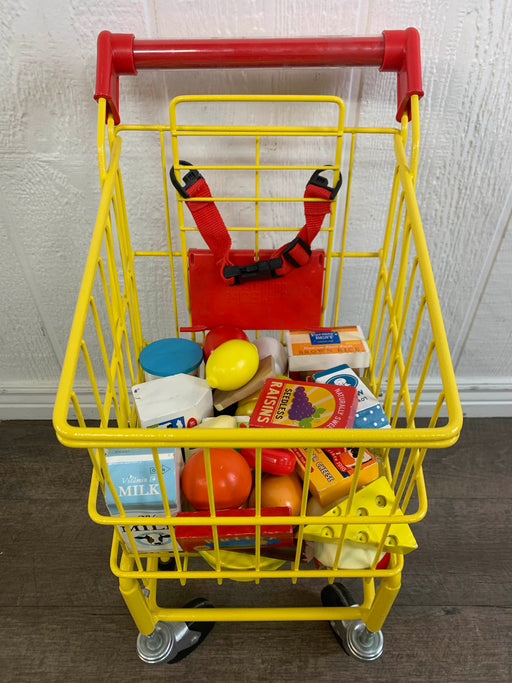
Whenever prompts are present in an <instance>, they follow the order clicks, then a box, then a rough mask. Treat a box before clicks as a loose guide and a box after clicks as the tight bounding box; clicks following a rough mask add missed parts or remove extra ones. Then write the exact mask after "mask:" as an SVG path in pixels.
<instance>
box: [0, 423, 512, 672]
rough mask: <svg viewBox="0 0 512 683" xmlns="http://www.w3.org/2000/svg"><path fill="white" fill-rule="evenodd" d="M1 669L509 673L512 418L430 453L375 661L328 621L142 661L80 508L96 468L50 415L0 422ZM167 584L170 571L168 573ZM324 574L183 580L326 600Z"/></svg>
mask: <svg viewBox="0 0 512 683" xmlns="http://www.w3.org/2000/svg"><path fill="white" fill-rule="evenodd" d="M0 444H1V451H0V506H1V519H2V525H1V529H2V531H1V540H0V544H1V547H0V572H1V576H0V578H1V586H2V591H1V598H0V643H1V646H0V680H1V681H2V682H8V681H19V682H22V681H37V682H41V683H46V682H50V681H51V682H54V681H67V682H68V681H111V682H113V683H114V682H117V681H120V682H121V681H122V682H123V683H129V682H131V681H133V682H137V683H140V681H141V680H144V681H160V680H171V677H172V678H173V679H174V680H181V681H183V682H184V683H185V682H186V681H187V680H191V681H194V683H198V682H201V681H259V682H261V681H271V682H272V683H275V682H277V683H281V682H283V683H288V682H292V681H293V682H298V681H303V680H311V681H315V683H316V682H321V681H343V680H347V681H349V680H357V681H372V682H377V681H443V682H444V681H449V682H452V681H486V682H487V681H511V680H512V580H511V566H512V533H511V528H512V453H511V446H512V420H507V419H492V420H491V419H486V420H484V419H481V420H477V419H473V420H467V421H466V423H465V425H464V428H463V431H462V435H461V438H460V440H459V442H458V443H457V445H456V446H454V447H452V448H451V449H449V450H447V451H437V452H434V451H431V452H430V457H428V458H427V461H426V466H425V472H426V482H427V490H428V492H429V512H428V515H427V517H426V519H425V520H424V521H423V522H422V523H420V524H418V525H416V526H415V528H414V531H415V535H416V538H417V540H418V543H419V550H417V551H416V552H414V553H412V554H411V555H409V556H408V557H407V558H406V563H405V570H404V573H403V577H402V579H403V581H402V584H403V587H402V590H401V592H400V594H399V596H398V598H397V600H396V602H395V605H394V606H393V609H392V611H391V613H390V615H389V617H388V619H387V621H386V624H385V627H384V637H385V651H384V654H383V655H382V657H381V658H380V659H379V660H378V661H376V662H373V663H367V664H363V663H359V662H357V661H355V660H353V659H351V658H349V657H347V656H346V655H345V654H344V653H343V651H342V650H341V649H340V647H339V646H338V644H337V643H336V641H335V639H334V637H333V636H332V634H331V631H330V629H329V627H328V625H327V624H326V623H323V622H312V623H308V622H304V623H302V622H294V623H255V624H254V623H242V624H236V623H234V624H230V623H219V624H217V625H216V626H215V628H214V629H213V631H212V632H211V633H210V635H209V636H208V638H207V639H206V640H205V642H204V643H203V644H202V645H201V646H200V647H199V648H198V649H197V650H196V651H195V653H194V654H193V655H191V656H190V657H189V658H187V659H185V660H183V661H182V662H179V663H177V664H174V665H171V666H169V665H162V666H160V667H149V666H147V665H144V664H142V663H141V662H139V660H138V658H137V654H136V650H135V639H136V635H137V634H136V629H135V627H134V624H133V622H132V620H131V617H130V616H129V614H128V612H127V610H126V608H125V606H124V602H123V601H122V599H121V596H120V594H119V592H118V590H117V583H116V580H115V578H114V577H113V576H112V575H111V574H110V571H109V566H108V557H109V544H110V532H109V531H108V530H107V529H104V528H102V527H98V526H96V525H95V524H93V523H92V522H91V521H90V520H89V518H88V516H87V511H86V501H87V493H88V482H89V476H90V465H89V460H88V456H87V455H86V453H84V452H83V451H73V450H71V449H66V448H64V447H62V446H61V445H60V444H58V442H57V441H56V439H55V436H54V433H53V431H52V427H51V425H50V424H49V423H46V422H23V421H20V422H3V423H0ZM173 586H174V584H173ZM321 587H322V584H319V583H318V582H317V581H310V582H304V583H302V582H299V584H298V585H296V586H292V585H291V584H288V582H285V581H275V582H271V583H269V584H262V585H260V586H252V585H250V584H238V583H237V584H235V583H234V582H231V583H226V584H225V585H223V586H222V587H219V586H217V585H216V584H212V583H211V582H205V583H203V584H201V585H200V586H198V585H197V583H194V584H193V585H191V582H189V583H188V584H187V585H186V586H185V587H184V588H179V587H178V589H176V588H174V590H177V591H178V594H177V595H176V594H174V595H172V596H171V595H169V596H167V595H165V591H164V592H163V593H164V594H163V596H162V598H163V600H165V599H166V598H167V597H169V599H170V600H173V599H174V602H170V603H169V604H175V605H178V604H183V603H185V602H186V601H187V600H189V599H190V598H191V597H195V596H197V595H204V597H208V598H209V599H210V600H211V601H212V602H213V603H214V604H215V605H221V604H237V601H238V599H239V598H241V596H243V600H242V599H240V602H238V604H247V605H250V604H254V605H258V604H301V605H317V604H319V593H320V590H321Z"/></svg>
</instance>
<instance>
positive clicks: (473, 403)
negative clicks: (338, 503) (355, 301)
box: [0, 381, 512, 420]
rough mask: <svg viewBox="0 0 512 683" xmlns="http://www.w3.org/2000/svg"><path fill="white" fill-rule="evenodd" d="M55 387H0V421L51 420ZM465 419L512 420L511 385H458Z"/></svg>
mask: <svg viewBox="0 0 512 683" xmlns="http://www.w3.org/2000/svg"><path fill="white" fill-rule="evenodd" d="M56 392H57V388H56V387H14V386H9V387H1V388H0V420H51V418H52V412H53V404H54V401H55V394H56ZM459 394H460V399H461V403H462V409H463V412H464V416H465V417H512V383H510V382H504V381H497V382H488V383H483V382H482V383H480V382H478V383H459ZM77 395H78V400H79V402H80V406H81V408H82V410H83V413H84V417H85V418H86V419H88V418H89V419H94V418H95V417H97V410H96V404H95V403H94V398H93V395H92V392H90V391H87V390H84V391H78V392H77ZM438 395H439V386H438V385H430V386H427V387H425V389H424V391H423V401H422V403H421V406H420V409H419V411H418V416H419V417H430V416H431V414H432V411H433V408H434V406H435V403H436V401H437V398H438Z"/></svg>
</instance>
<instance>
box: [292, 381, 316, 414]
mask: <svg viewBox="0 0 512 683" xmlns="http://www.w3.org/2000/svg"><path fill="white" fill-rule="evenodd" d="M314 412H315V407H314V405H313V404H312V403H311V401H310V400H309V399H308V397H307V394H306V389H305V388H304V387H297V388H296V389H295V391H294V393H293V399H292V404H291V406H290V407H289V409H288V417H289V419H290V420H297V422H300V420H302V419H303V418H304V417H306V418H307V417H311V416H312V415H313V413H314Z"/></svg>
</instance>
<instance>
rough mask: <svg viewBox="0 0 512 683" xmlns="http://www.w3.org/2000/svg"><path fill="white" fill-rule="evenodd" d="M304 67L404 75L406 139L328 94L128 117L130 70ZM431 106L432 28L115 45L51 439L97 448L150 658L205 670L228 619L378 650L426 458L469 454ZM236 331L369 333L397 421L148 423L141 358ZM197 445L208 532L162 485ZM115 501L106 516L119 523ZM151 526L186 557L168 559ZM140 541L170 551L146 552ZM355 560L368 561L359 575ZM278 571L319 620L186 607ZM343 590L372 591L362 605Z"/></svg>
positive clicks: (233, 98) (193, 99)
mask: <svg viewBox="0 0 512 683" xmlns="http://www.w3.org/2000/svg"><path fill="white" fill-rule="evenodd" d="M293 66H301V67H304V66H309V67H316V68H317V69H318V68H320V67H323V66H331V67H337V66H377V67H379V68H380V70H381V71H394V72H396V73H397V79H398V80H397V83H398V111H397V116H396V119H397V121H398V125H391V126H390V127H370V126H364V127H354V126H347V125H345V103H344V102H343V100H342V99H340V98H339V97H336V96H331V95H329V96H322V95H315V96H310V95H250V94H244V95H223V96H211V95H209V96H206V95H194V96H180V97H176V98H175V99H173V100H172V102H171V103H170V107H169V115H168V119H166V120H164V121H161V122H160V123H158V124H151V125H139V124H136V125H135V124H125V123H121V121H120V114H119V76H120V75H126V74H136V73H137V70H140V69H150V68H151V69H153V68H158V69H159V68H162V69H205V68H213V67H219V68H226V67H238V68H249V67H265V68H270V67H293ZM422 94H423V92H422V89H421V70H420V58H419V36H418V34H417V32H416V30H415V29H406V30H405V31H385V32H384V33H383V34H382V35H381V36H378V37H371V38H349V37H339V38H319V39H310V38H308V39H286V40H277V39H271V40H270V39H269V40H212V41H208V40H187V41H182V40H178V41H174V40H136V39H134V37H133V36H132V35H125V34H111V33H108V32H103V33H102V34H100V36H99V40H98V71H97V89H96V99H97V100H98V104H99V110H98V117H99V118H98V124H99V125H98V141H97V142H98V152H99V172H100V184H101V199H100V204H99V209H98V214H97V219H96V224H95V226H94V232H93V236H92V242H91V246H90V251H89V255H88V257H87V263H86V268H85V274H84V277H83V282H82V286H81V290H80V294H79V298H78V303H77V306H76V311H75V316H74V320H73V324H72V328H71V334H70V339H69V345H68V349H67V354H66V358H65V363H64V368H63V372H62V378H61V382H60V386H59V390H58V395H57V399H56V404H55V411H54V425H55V429H56V433H57V435H58V438H59V439H60V441H61V442H62V443H63V444H65V445H67V446H70V447H75V448H87V449H88V451H89V454H90V457H91V461H92V477H91V485H90V493H89V512H90V515H91V517H92V519H93V520H94V521H95V522H97V523H99V524H102V525H107V526H110V527H112V529H113V541H112V550H111V556H110V565H111V569H112V571H113V573H114V574H115V575H116V576H117V577H118V578H119V587H120V591H121V594H122V596H123V598H124V600H125V602H126V605H127V607H128V609H129V611H130V613H131V615H132V616H133V619H134V621H135V624H136V626H137V629H138V631H139V636H138V641H137V648H138V653H139V656H140V657H141V658H142V659H143V660H144V661H146V662H149V663H156V662H166V661H176V660H177V659H179V658H181V657H182V656H184V655H185V654H188V653H189V652H190V651H191V650H192V649H194V647H195V646H196V645H197V644H198V643H199V642H201V640H202V638H203V637H204V636H205V635H206V633H207V632H208V630H209V628H210V626H211V624H212V623H214V622H216V621H254V620H259V621H265V620H275V621H293V620H325V621H328V622H329V623H330V625H331V627H332V629H333V631H334V633H335V634H336V636H337V637H338V638H339V639H340V640H341V642H342V644H343V646H344V648H345V649H346V650H347V651H348V652H349V653H350V654H352V655H353V656H355V657H358V658H360V659H363V660H371V659H375V658H377V657H378V656H379V655H380V654H381V652H382V648H383V637H382V632H381V628H382V626H383V623H384V621H385V619H386V616H387V614H388V612H389V610H390V609H391V606H392V604H393V601H394V599H395V597H396V595H397V593H398V591H399V588H400V581H401V572H402V568H403V565H404V555H405V554H406V552H407V551H408V550H411V549H412V548H413V547H414V540H411V538H412V539H413V536H412V533H413V531H414V523H416V522H418V521H420V520H421V519H422V518H423V517H424V516H425V514H426V510H427V495H426V490H425V482H424V478H423V471H422V462H423V459H424V457H425V454H426V452H427V450H428V449H430V448H433V449H435V448H445V447H448V446H450V445H452V444H453V443H454V442H455V441H456V440H457V438H458V435H459V432H460V429H461V425H462V413H461V408H460V403H459V398H458V393H457V387H456V382H455V378H454V373H453V369H452V364H451V360H450V353H449V349H448V345H447V340H446V336H445V331H444V327H443V320H442V316H441V311H440V306H439V301H438V297H437V294H436V289H435V283H434V278H433V273H432V269H431V265H430V261H429V256H428V252H427V246H426V240H425V236H424V233H423V229H422V224H421V219H420V213H419V209H418V205H417V201H416V196H415V182H416V173H417V167H418V154H419V99H420V97H421V96H422ZM105 122H106V127H105ZM122 148H123V153H122V151H121V150H122ZM121 168H122V169H123V177H121ZM304 186H306V192H304V194H303V188H304ZM303 212H304V213H305V215H306V224H305V225H304V226H302V223H303ZM212 226H213V228H212ZM301 226H302V227H301ZM205 243H206V245H205ZM206 247H207V248H206ZM220 324H228V325H236V326H239V327H241V328H243V329H244V330H245V331H246V333H247V334H248V335H250V336H251V335H252V337H251V338H252V339H255V338H256V337H257V336H258V335H262V334H264V335H270V336H272V335H273V336H274V337H275V338H276V339H278V340H280V341H281V342H283V341H284V332H285V331H286V330H309V331H313V332H314V333H318V335H319V337H318V338H319V339H320V340H322V339H323V340H325V334H332V333H333V330H334V331H336V330H337V329H338V327H339V326H344V325H348V324H350V325H352V324H355V325H360V326H361V328H362V329H363V330H364V332H365V335H364V336H365V339H364V341H365V343H367V345H368V350H369V362H368V363H365V364H364V366H365V367H364V371H363V373H362V376H361V377H360V379H361V381H362V382H363V383H364V384H365V386H366V387H367V388H368V389H369V390H370V391H371V392H372V394H373V395H374V396H375V397H378V398H379V400H380V402H381V404H382V409H383V411H384V414H385V419H386V421H387V422H389V428H382V429H377V428H366V427H363V428H357V429H356V428H354V427H351V428H350V429H340V428H324V427H320V428H314V429H313V428H302V429H292V428H290V429H275V428H270V427H268V426H264V427H252V426H249V427H248V428H245V429H243V428H231V427H230V428H227V429H214V428H208V427H207V428H204V429H192V428H177V427H173V426H171V428H168V429H154V428H142V427H141V426H140V422H139V420H138V416H137V411H136V408H135V405H134V400H133V397H132V392H131V388H132V386H134V385H136V384H139V383H142V382H143V381H144V373H143V370H142V368H141V366H140V364H139V356H140V353H141V351H142V350H143V349H144V348H145V347H146V346H147V344H148V343H149V342H150V341H154V340H155V339H158V338H162V337H175V338H179V337H185V338H188V339H192V340H193V341H196V342H198V343H201V342H202V341H203V340H204V336H205V332H207V331H208V330H210V329H211V328H212V327H215V326H216V325H220ZM322 335H324V336H322ZM366 366H367V367H366ZM434 393H435V395H434V396H433V394H434ZM424 418H427V419H426V420H425V419H424ZM120 447H122V448H128V449H141V448H144V449H148V452H149V454H150V455H149V457H150V464H151V471H152V474H153V481H154V483H155V486H154V491H158V492H159V495H160V498H161V508H162V512H161V513H160V514H159V515H158V516H156V517H153V518H152V519H151V526H148V525H147V524H148V520H147V517H144V516H142V515H140V514H132V513H130V510H129V509H128V508H126V509H125V507H124V506H123V503H122V502H121V499H120V497H119V495H118V491H117V490H116V487H115V485H114V483H113V479H112V473H111V471H110V469H109V466H108V464H107V458H108V454H109V450H110V449H113V448H120ZM233 447H234V448H236V449H254V468H253V469H254V481H255V486H254V503H253V505H254V513H253V516H252V517H251V525H252V526H251V527H250V530H251V531H250V533H251V535H252V536H251V537H252V539H253V543H252V546H253V547H252V554H246V557H250V564H246V565H245V566H233V565H232V564H231V565H230V564H229V562H226V556H225V547H224V546H223V543H222V539H223V538H224V537H225V535H226V533H227V531H228V529H231V530H232V529H233V528H234V529H235V531H236V530H237V528H238V530H242V529H245V530H246V529H247V516H244V514H243V513H244V511H243V510H240V511H239V512H238V513H237V512H236V511H235V513H234V515H233V514H232V515H230V516H225V515H223V514H220V513H219V511H218V510H217V509H216V503H215V495H216V492H215V490H214V486H213V479H212V466H211V452H212V449H215V448H233ZM195 448H202V449H203V451H204V458H205V467H206V478H207V489H208V510H207V511H206V516H205V517H203V519H202V520H199V521H198V518H197V517H194V516H186V515H180V516H177V515H176V514H174V511H173V509H172V505H171V502H170V501H171V499H172V494H171V491H170V490H169V488H170V486H171V484H170V483H169V480H168V479H167V478H166V474H167V464H166V463H167V460H166V458H167V456H168V454H169V452H176V451H175V450H174V449H195ZM340 448H342V449H346V448H350V449H353V450H352V453H353V454H354V457H355V465H354V467H355V469H354V475H353V477H352V478H351V480H350V481H351V484H350V487H349V488H348V490H347V492H346V497H345V498H344V499H343V500H342V501H341V502H339V501H337V502H336V505H335V507H333V508H331V509H330V510H329V511H328V512H325V510H319V509H318V508H316V510H315V509H313V508H311V507H310V506H309V502H308V498H309V491H310V486H311V477H312V475H311V471H312V469H313V468H312V465H313V463H314V461H315V457H316V456H315V454H316V453H317V452H318V449H324V450H325V449H340ZM266 449H300V452H301V453H302V454H303V465H304V472H303V486H302V492H301V494H300V504H299V508H298V511H296V514H293V515H292V516H289V515H287V514H286V515H285V514H284V513H283V512H274V513H273V514H270V516H269V515H268V514H266V515H264V514H263V512H264V510H263V508H264V505H263V504H262V474H263V472H262V470H263V469H264V467H263V464H262V461H263V459H264V455H265V452H266ZM368 452H370V453H371V457H372V458H374V459H375V460H376V461H377V464H378V474H379V476H378V478H377V479H375V481H376V482H378V483H377V488H372V487H373V486H374V484H375V481H373V482H371V483H369V484H368V485H367V486H365V487H363V488H359V489H358V486H357V484H358V482H359V477H360V474H362V472H363V470H364V465H365V462H366V460H367V458H368V457H369V456H368ZM178 486H179V483H178ZM109 497H110V499H112V500H113V512H112V510H111V512H112V514H109V513H108V512H107V511H106V508H105V507H104V502H105V499H106V498H109ZM281 509H282V508H281ZM231 512H233V511H231ZM267 512H268V511H267ZM269 527H271V528H272V529H274V530H275V529H277V531H278V532H282V533H283V534H284V533H285V532H286V533H289V532H290V529H291V532H292V534H293V542H292V544H291V545H290V546H288V548H287V550H288V553H289V555H288V557H287V559H286V560H283V561H282V562H280V563H278V564H279V566H277V565H269V563H268V562H267V560H268V553H267V551H268V547H267V546H266V545H265V543H266V540H265V539H266V533H267V530H268V528H269ZM155 529H159V534H160V540H161V539H162V538H164V537H165V538H166V539H167V540H168V541H170V543H171V546H166V549H165V551H161V552H160V551H159V546H158V543H159V541H158V539H155V536H154V535H152V531H153V530H155ZM193 529H194V530H196V531H197V529H199V530H200V531H201V534H200V535H202V536H204V537H205V538H209V543H207V547H208V551H209V562H206V561H205V559H204V546H203V547H202V550H201V549H199V550H198V548H199V546H197V548H196V547H195V546H193V547H188V545H187V546H186V547H185V545H184V544H180V543H179V539H183V538H184V537H185V536H187V537H188V536H190V534H191V533H192V530H193ZM140 530H143V532H144V533H143V535H144V536H145V537H146V540H148V542H150V543H152V544H153V547H151V548H149V547H148V548H147V550H144V549H141V548H140V545H139V544H138V542H137V541H138V540H140V538H139V537H140V534H139V532H140ZM240 533H241V532H240ZM169 547H171V548H172V549H171V550H169V549H168V548H169ZM306 548H314V549H315V551H314V552H315V557H316V558H317V559H316V561H309V562H308V561H307V560H308V558H307V557H305V555H306V553H305V549H306ZM354 548H356V549H358V550H359V551H364V552H365V558H366V559H365V561H363V562H361V561H358V562H352V561H351V559H350V552H349V551H351V550H352V551H353V550H354ZM201 552H203V554H201ZM417 552H419V551H417ZM319 556H321V558H322V559H321V561H320V560H318V557H319ZM358 557H360V554H359V555H358ZM274 559H275V558H274ZM268 579H278V580H279V581H287V582H292V583H297V582H300V581H301V580H311V579H317V580H319V582H320V583H321V586H322V587H323V588H322V589H321V593H320V590H319V600H318V606H300V605H299V606H297V605H295V606H287V607H276V606H261V607H246V606H244V605H240V606H237V607H227V606H215V607H213V606H212V605H210V603H209V602H208V601H207V600H206V599H200V598H199V599H196V600H195V601H193V602H192V603H189V604H188V605H186V606H183V601H182V600H181V599H180V590H182V588H183V586H184V585H185V584H189V586H190V584H193V583H194V582H199V581H201V582H203V583H202V585H204V582H206V583H207V584H208V581H211V582H215V583H218V584H221V585H222V586H223V587H225V590H226V591H229V588H230V584H231V581H232V580H235V581H240V580H245V581H253V582H255V583H256V584H264V583H265V581H267V580H268ZM347 579H350V580H351V581H352V582H354V581H355V580H357V585H359V586H360V587H361V596H362V597H361V599H359V600H358V603H359V604H356V600H355V599H354V598H352V596H351V595H350V593H349V592H348V591H347V589H346V587H345V585H344V583H343V582H344V580H347ZM164 582H165V585H166V586H168V585H171V586H172V587H173V588H175V592H173V594H175V596H176V598H175V604H176V605H177V606H176V607H174V606H173V607H163V606H161V605H159V604H158V599H157V587H158V586H161V585H162V583H164Z"/></svg>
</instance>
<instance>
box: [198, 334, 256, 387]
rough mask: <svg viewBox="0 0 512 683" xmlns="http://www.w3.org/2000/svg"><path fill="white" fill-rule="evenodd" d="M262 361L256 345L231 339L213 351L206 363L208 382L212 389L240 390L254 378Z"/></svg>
mask: <svg viewBox="0 0 512 683" xmlns="http://www.w3.org/2000/svg"><path fill="white" fill-rule="evenodd" d="M259 362H260V359H259V356H258V349H257V348H256V346H255V345H254V344H251V342H249V341H244V340H243V339H230V340H229V341H227V342H224V343H223V344H221V345H220V346H217V348H216V349H215V350H214V351H212V353H211V354H210V356H209V357H208V360H207V362H206V381H207V382H208V384H209V385H210V386H211V387H212V389H221V390H222V391H232V390H233V389H239V388H240V387H243V386H244V384H247V382H248V381H249V380H250V379H252V377H254V375H255V374H256V370H257V369H258V365H259Z"/></svg>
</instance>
